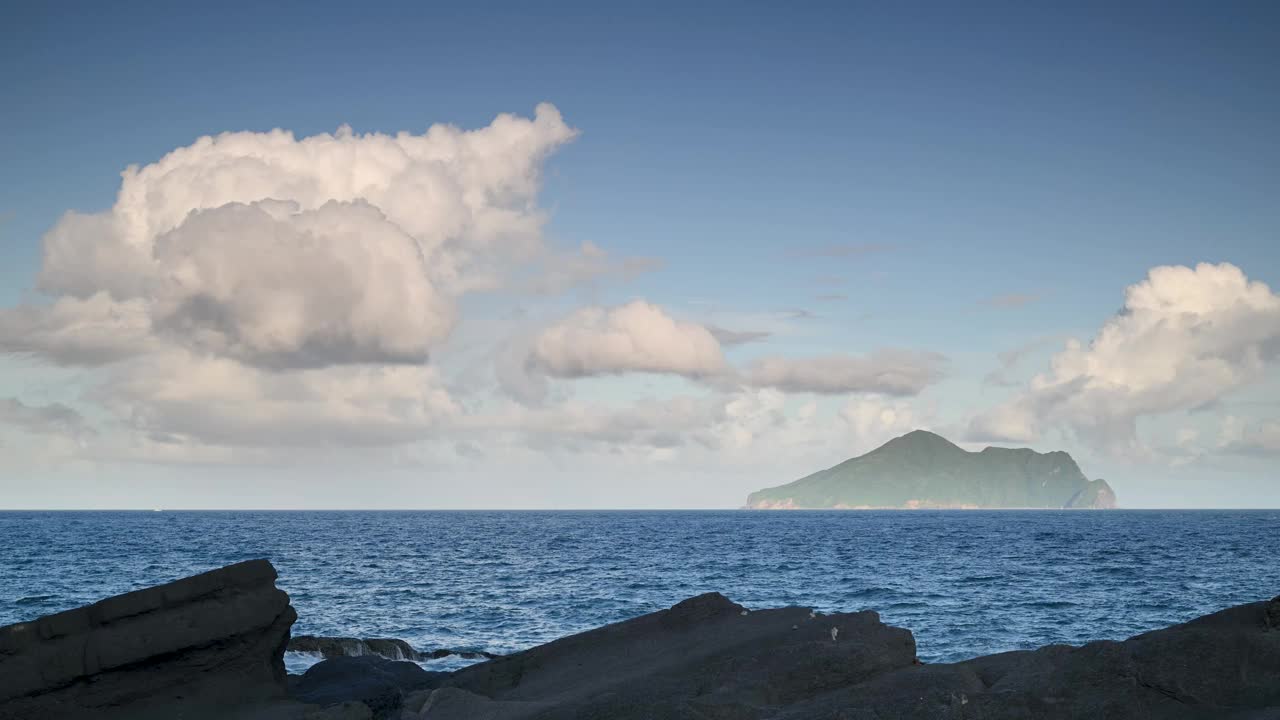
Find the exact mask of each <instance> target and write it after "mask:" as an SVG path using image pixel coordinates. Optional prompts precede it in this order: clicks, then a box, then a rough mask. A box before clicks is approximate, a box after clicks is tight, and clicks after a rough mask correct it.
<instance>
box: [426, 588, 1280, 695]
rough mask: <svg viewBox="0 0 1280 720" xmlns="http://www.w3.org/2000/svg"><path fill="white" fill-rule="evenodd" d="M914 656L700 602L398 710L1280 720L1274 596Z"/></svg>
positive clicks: (586, 637)
mask: <svg viewBox="0 0 1280 720" xmlns="http://www.w3.org/2000/svg"><path fill="white" fill-rule="evenodd" d="M832 627H838V628H839V629H840V632H839V634H838V635H837V636H836V639H834V640H832V638H831V635H830V629H831V628H832ZM793 628H794V629H793ZM914 650H915V646H914V642H913V640H912V638H911V635H910V633H909V632H907V631H905V630H900V629H898V628H892V627H887V626H885V625H883V624H881V623H880V622H879V619H878V617H876V615H875V613H870V612H865V613H851V614H837V615H813V616H811V615H810V613H809V612H808V611H807V610H804V609H801V608H784V609H781V610H765V611H756V612H749V613H747V612H746V611H744V610H743V609H742V608H741V607H740V606H738V605H735V604H733V603H732V602H730V601H729V600H728V599H726V598H724V597H723V596H720V595H714V594H712V595H703V596H699V597H697V598H691V599H690V600H686V601H684V602H682V603H680V604H678V605H676V606H675V607H673V608H672V609H670V610H667V611H664V612H660V613H654V614H652V615H646V616H643V617H640V618H636V619H634V620H629V621H626V622H622V623H617V624H615V625H609V626H606V627H603V628H600V629H598V630H593V631H590V632H586V633H582V634H580V635H574V636H571V637H568V638H564V639H562V640H558V641H556V642H552V643H549V644H547V645H543V646H540V647H537V648H533V649H531V650H528V651H526V652H523V653H517V654H515V655H511V656H509V657H507V658H504V659H501V660H497V661H494V662H488V663H483V664H481V665H476V666H473V667H470V668H466V669H464V670H460V671H458V672H457V673H454V674H453V676H452V677H450V678H449V679H448V680H447V681H446V683H445V686H444V687H441V688H439V689H437V690H435V691H434V692H432V693H431V694H430V696H429V697H427V700H426V702H425V703H422V705H421V710H420V711H417V712H415V706H416V705H417V703H418V702H421V700H420V698H421V696H417V697H418V698H419V699H418V700H416V701H415V703H414V704H413V705H412V706H410V707H409V708H408V709H407V710H406V711H405V715H404V716H403V717H405V718H415V719H420V720H452V719H455V718H456V719H460V718H467V719H468V720H558V719H561V718H563V719H565V720H569V719H574V720H583V719H587V718H600V719H602V720H603V719H604V718H609V719H612V720H628V719H632V718H635V719H637V720H638V719H639V718H652V719H654V720H685V719H687V720H718V719H721V718H723V719H726V720H730V719H731V720H752V719H754V720H764V719H765V718H768V719H770V720H774V719H776V720H915V719H925V718H927V719H937V720H948V719H951V720H961V719H965V720H1033V719H1039V718H1044V719H1047V720H1057V719H1061V720H1068V719H1069V718H1146V719H1148V720H1183V719H1187V720H1211V719H1217V718H1228V719H1231V718H1234V719H1235V720H1280V598H1276V599H1275V600H1272V601H1269V602H1260V603H1252V604H1249V605H1241V606H1238V607H1235V608H1230V609H1227V610H1224V611H1222V612H1218V613H1214V614H1212V615H1207V616H1205V617H1202V618H1199V619H1197V620H1193V621H1191V622H1188V623H1184V624H1181V625H1175V626H1173V627H1170V628H1166V629H1163V630H1157V631H1154V632H1150V633H1146V634H1143V635H1138V636H1136V637H1133V638H1130V639H1129V640H1125V641H1123V642H1111V641H1102V642H1094V643H1089V644H1087V645H1084V646H1081V647H1072V646H1066V645H1055V646H1048V647H1045V648H1041V649H1039V650H1034V651H1019V652H1010V653H1001V654H998V655H991V656H986V657H980V658H975V659H973V660H969V661H966V662H961V663H950V664H929V665H922V664H920V663H919V662H918V661H916V660H915V657H914Z"/></svg>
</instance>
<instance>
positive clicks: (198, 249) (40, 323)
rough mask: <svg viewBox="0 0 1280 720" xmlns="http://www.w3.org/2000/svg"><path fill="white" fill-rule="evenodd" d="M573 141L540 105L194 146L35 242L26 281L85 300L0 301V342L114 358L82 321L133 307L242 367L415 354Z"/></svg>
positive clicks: (525, 252)
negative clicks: (486, 116) (394, 126)
mask: <svg viewBox="0 0 1280 720" xmlns="http://www.w3.org/2000/svg"><path fill="white" fill-rule="evenodd" d="M575 135H576V131H575V130H573V129H572V128H570V127H569V126H568V125H566V124H565V123H564V121H563V119H562V118H561V116H560V113H559V112H558V111H557V110H556V109H555V108H554V107H553V106H551V105H547V104H543V105H539V106H538V108H537V112H536V114H535V116H534V117H533V118H532V119H526V118H519V117H515V116H512V115H500V116H498V117H497V119H495V120H494V121H493V123H492V124H490V125H489V126H488V127H484V128H480V129H478V130H470V131H465V130H461V129H458V128H455V127H453V126H448V125H434V126H432V127H431V128H429V129H428V130H427V131H426V132H425V133H423V134H421V135H414V134H411V133H399V134H397V135H385V134H380V133H372V134H367V135H357V134H355V133H353V132H351V131H350V129H347V128H344V129H342V130H340V131H339V132H338V133H336V134H333V135H328V134H324V135H316V136H313V137H307V138H302V139H297V138H295V137H294V136H293V135H292V134H291V133H288V132H285V131H282V130H274V131H272V132H267V133H255V132H238V133H224V134H222V135H218V136H216V137H203V138H200V139H199V140H197V141H196V142H195V143H194V144H192V145H190V146H188V147H184V148H179V149H177V150H174V151H172V152H170V153H169V154H168V155H166V156H164V157H163V158H161V159H160V160H158V161H157V162H155V163H152V164H150V165H146V166H144V167H130V168H128V169H127V170H125V172H124V173H123V180H122V183H121V187H120V191H119V193H118V195H117V199H116V202H115V205H114V206H113V207H112V208H111V209H110V210H108V211H106V212H104V213H100V214H96V215H83V214H78V213H68V214H67V215H66V216H64V217H63V218H62V219H61V220H60V221H59V222H58V224H57V225H56V226H55V227H54V228H53V229H51V230H50V231H49V232H48V233H47V234H46V236H45V238H44V264H43V266H42V268H41V272H40V277H39V287H40V289H41V290H42V291H44V292H46V293H48V294H50V295H53V296H55V297H58V298H61V299H62V300H63V301H66V300H68V299H77V300H80V301H82V302H86V303H87V302H89V301H93V303H92V304H91V305H84V306H77V305H75V304H74V303H69V302H63V303H62V304H61V305H58V304H55V305H53V306H52V307H50V306H28V307H22V308H16V309H13V310H10V311H7V312H5V313H4V315H3V317H0V333H2V334H0V348H4V349H9V350H21V351H26V352H34V353H45V354H48V355H50V356H54V357H55V358H56V359H58V360H60V361H63V362H76V361H79V362H82V363H85V364H92V363H96V362H101V361H104V360H109V359H115V358H116V356H117V355H118V354H119V353H118V352H110V351H109V348H107V347H104V343H101V342H97V341H96V336H97V335H101V334H103V333H99V332H96V331H95V328H101V327H103V326H104V325H105V324H107V323H114V324H119V323H118V322H117V320H116V319H115V317H114V315H130V316H132V315H137V314H139V313H140V314H141V315H142V316H143V317H144V319H145V320H146V321H147V322H146V323H144V325H145V326H149V327H152V328H154V329H155V331H156V332H157V333H158V334H160V335H162V336H163V337H164V338H165V339H166V340H167V341H169V342H172V343H175V344H178V345H183V346H187V347H190V348H193V349H198V350H200V351H202V352H210V353H213V354H215V355H218V356H227V357H234V358H236V359H239V360H241V361H243V362H246V363H248V364H253V365H263V366H271V367H280V366H302V367H311V366H322V365H328V364H345V363H363V362H421V361H423V360H425V358H426V355H427V352H428V350H429V348H430V347H431V346H432V345H433V344H435V343H437V342H439V340H441V339H442V338H443V337H444V336H446V335H447V334H448V332H449V329H450V327H451V326H452V323H453V322H454V310H453V305H452V298H454V297H456V296H457V295H458V294H460V293H462V292H465V291H467V290H471V289H475V288H485V287H492V286H493V285H494V284H495V283H496V282H497V277H498V276H499V275H500V273H501V269H502V266H504V265H510V264H514V263H515V262H517V261H519V260H521V259H522V258H527V257H529V256H530V255H531V254H532V253H535V252H537V251H538V250H540V249H541V248H542V236H541V228H542V225H543V224H544V222H545V217H544V214H543V213H542V211H541V210H539V209H538V207H537V205H536V203H535V200H536V195H537V191H538V187H539V182H538V180H539V170H540V167H541V164H542V162H543V160H544V159H545V158H546V156H547V155H548V154H549V153H550V152H552V151H553V150H555V148H557V147H558V146H560V145H562V144H564V143H566V142H568V141H570V140H571V139H573V137H574V136H575ZM95 298H96V300H95ZM109 303H110V304H112V305H111V310H110V313H108V314H112V315H113V316H112V317H109V318H104V317H103V315H104V311H103V306H106V305H108V304H109ZM77 310H79V311H81V312H76V311H77ZM71 328H74V332H68V330H69V329H71ZM68 336H74V337H75V340H74V341H71V340H68V339H67V337H68ZM86 338H87V340H86ZM77 343H82V344H86V347H84V348H82V350H83V352H82V353H81V354H79V355H77V354H76V353H75V352H74V350H75V349H76V348H75V347H74V346H75V345H76V344H77ZM116 349H117V350H118V348H116ZM137 349H138V350H139V351H141V350H144V349H145V345H139V346H137Z"/></svg>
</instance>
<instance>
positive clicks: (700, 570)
mask: <svg viewBox="0 0 1280 720" xmlns="http://www.w3.org/2000/svg"><path fill="white" fill-rule="evenodd" d="M0 548H2V549H3V552H0V624H8V623H13V622H20V621H24V620H29V619H32V618H35V617H37V616H40V615H44V614H48V613H52V612H57V611H60V610H65V609H68V608H72V607H76V606H79V605H83V604H86V603H90V602H93V601H95V600H98V599H101V598H103V597H106V596H108V595H113V594H117V593H121V592H126V591H128V590H133V589H136V588H140V587H146V586H149V585H155V584H157V583H161V582H166V581H169V580H174V579H177V578H180V577H184V576H186V575H190V574H193V573H197V572H202V571H204V570H209V569H212V568H215V567H220V566H222V565H226V564H228V563H232V562H237V561H240V560H246V559H249V558H259V557H265V558H269V559H270V560H271V562H273V563H274V564H275V566H276V567H277V568H278V569H279V571H280V579H279V581H278V584H279V586H280V587H281V588H283V589H284V590H286V591H288V593H289V594H290V596H291V597H292V600H293V604H294V607H296V608H297V610H298V615H299V619H298V622H297V624H296V625H295V626H294V632H295V634H301V633H310V634H318V635H344V636H356V637H398V638H403V639H405V640H408V641H409V642H410V643H411V644H413V645H414V646H415V647H418V648H420V649H433V648H441V647H446V648H454V649H469V650H486V651H489V652H497V653H509V652H512V651H516V650H521V649H523V648H528V647H530V646H533V645H537V644H539V643H544V642H547V641H549V640H553V639H555V638H558V637H561V636H563V635H567V634H570V633H574V632H578V631H581V630H586V629H589V628H592V627H596V626H599V625H603V624H605V623H610V622H615V621H618V620H623V619H626V618H630V617H634V616H636V615H640V614H643V613H647V612H652V611H655V610H660V609H662V608H666V607H669V606H670V605H672V604H673V603H675V602H677V601H679V600H681V599H683V598H686V597H689V596H691V595H696V594H698V593H703V592H707V591H712V590H715V591H719V592H722V593H724V594H725V595H727V596H729V597H730V598H732V599H733V600H735V601H737V602H740V603H742V604H744V605H746V606H748V607H751V608H768V607H776V606H783V605H801V606H806V607H813V608H816V609H818V610H820V611H850V610H862V609H874V610H877V611H879V612H880V615H881V617H882V618H883V619H884V620H885V621H886V622H888V623H890V624H893V625H898V626H902V627H906V628H909V629H911V630H912V631H913V632H914V633H915V636H916V642H917V644H918V647H919V654H920V657H921V659H923V660H926V661H950V660H958V659H963V658H967V657H972V656H975V655H981V654H986V653H992V652H999V651H1003V650H1012V649H1018V648H1032V647H1037V646H1040V645H1045V644H1048V643H1071V644H1079V643H1083V642H1087V641H1089V640H1096V639H1102V638H1115V639H1120V638H1124V637H1128V636H1130V635H1134V634H1136V633H1140V632H1144V631H1147V630H1151V629H1154V628H1158V627H1162V626H1165V625H1169V624H1171V623H1176V622H1181V621H1184V620H1188V619H1191V618H1193V617H1196V616H1198V615H1202V614H1205V613H1208V612H1212V611H1215V610H1218V609H1221V608H1224V607H1227V606H1229V605H1233V604H1237V603H1243V602H1250V601H1254V600H1261V599H1265V598H1269V597H1273V596H1275V595H1277V594H1280V562H1277V558H1280V512H1277V511H1111V512H1081V511H1074V512H1072V511H1064V512H1053V511H1025V512H1023V511H1001V512H985V511H962V512H955V511H951V512H947V511H908V512H748V511H679V512H671V511H634V512H633V511H615V512H599V511H564V512H532V511H530V512H505V511H492V512H490V511H467V512H433V511H422V512H409V511H406V512H399V511H386V512H346V511H343V512H336V511H335V512H301V511H299V512H239V511H226V512H168V511H166V512H18V511H14V512H0Z"/></svg>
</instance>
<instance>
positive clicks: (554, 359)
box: [528, 300, 726, 378]
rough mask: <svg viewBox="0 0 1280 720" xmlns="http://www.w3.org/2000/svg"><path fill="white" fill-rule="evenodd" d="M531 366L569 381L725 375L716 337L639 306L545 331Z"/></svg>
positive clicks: (592, 312) (588, 313)
mask: <svg viewBox="0 0 1280 720" xmlns="http://www.w3.org/2000/svg"><path fill="white" fill-rule="evenodd" d="M528 362H529V363H530V364H531V365H532V366H533V367H534V368H537V369H539V370H542V371H544V372H546V373H547V374H549V375H553V376H556V377H564V378H574V377H587V376H591V375H610V374H619V373H628V372H652V373H671V374H675V375H684V376H686V377H695V378H696V377H706V376H710V375H715V374H717V373H721V372H723V371H724V370H725V367H726V366H725V359H724V352H723V350H722V349H721V347H720V343H719V342H718V341H717V340H716V338H715V336H714V335H713V334H712V333H711V331H710V330H708V329H707V328H706V327H704V326H702V325H699V324H697V323H692V322H685V321H682V320H677V319H675V318H673V317H671V316H670V315H668V314H667V313H666V312H665V311H664V310H663V309H662V308H660V307H658V306H656V305H652V304H650V303H647V302H644V301H642V300H636V301H633V302H630V303H627V304H626V305H621V306H618V307H614V308H601V307H587V308H582V309H580V310H578V311H576V312H574V313H573V314H572V315H570V316H569V317H567V318H565V319H563V320H562V321H560V322H559V323H557V324H555V325H553V326H551V327H549V328H546V329H545V330H543V331H542V332H541V333H540V334H539V335H538V337H537V338H536V339H535V340H534V341H533V343H532V347H531V349H530V354H529V357H528Z"/></svg>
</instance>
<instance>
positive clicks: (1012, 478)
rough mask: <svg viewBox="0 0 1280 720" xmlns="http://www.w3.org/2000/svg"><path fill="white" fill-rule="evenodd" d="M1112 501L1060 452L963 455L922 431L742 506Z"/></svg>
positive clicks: (1082, 504) (1083, 504)
mask: <svg viewBox="0 0 1280 720" xmlns="http://www.w3.org/2000/svg"><path fill="white" fill-rule="evenodd" d="M1115 506H1116V495H1115V492H1114V491H1113V490H1112V489H1111V486H1110V485H1108V484H1107V481H1105V480H1092V481H1091V480H1089V479H1088V478H1086V477H1085V476H1084V473H1082V472H1080V467H1079V466H1078V465H1076V462H1075V460H1072V459H1071V456H1070V455H1068V454H1067V453H1065V452H1050V453H1038V452H1035V451H1034V450H1029V449H1027V448H1017V449H1009V448H995V447H989V448H986V449H985V450H983V451H981V452H968V451H966V450H963V449H961V448H959V447H957V446H956V445H955V444H953V443H952V442H951V441H949V440H947V439H946V438H944V437H942V436H940V435H935V434H934V433H931V432H927V431H924V430H916V431H914V432H910V433H907V434H906V435H903V436H902V437H898V438H894V439H893V440H890V441H889V442H887V443H885V444H884V445H881V446H880V447H878V448H876V449H875V450H872V451H871V452H869V453H867V454H866V455H861V456H859V457H856V458H852V459H850V460H846V461H844V462H842V463H840V464H839V465H836V466H835V467H831V468H827V469H826V470H821V471H819V472H816V473H813V474H812V475H808V476H806V477H803V478H801V479H799V480H796V481H795V482H792V483H788V484H786V485H780V486H778V487H773V488H766V489H764V490H759V491H757V492H754V493H751V495H750V496H748V497H747V507H749V508H754V509H759V510H791V509H797V510H798V509H860V510H871V509H882V508H907V509H929V508H939V509H941V508H946V509H983V508H1070V509H1077V508H1081V509H1095V510H1103V509H1111V508H1114V507H1115Z"/></svg>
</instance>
